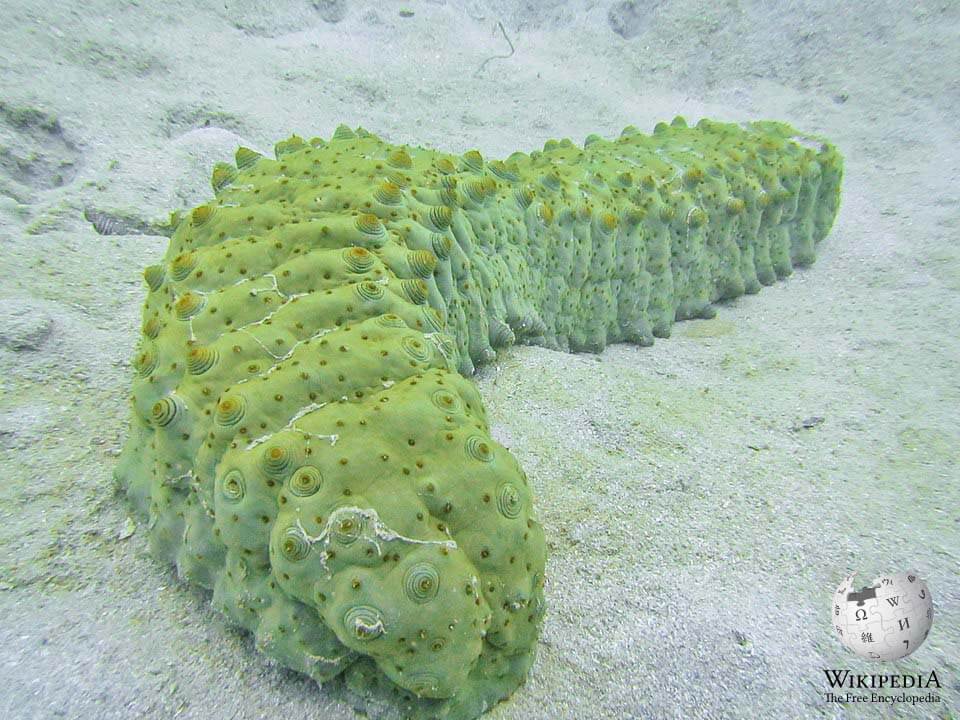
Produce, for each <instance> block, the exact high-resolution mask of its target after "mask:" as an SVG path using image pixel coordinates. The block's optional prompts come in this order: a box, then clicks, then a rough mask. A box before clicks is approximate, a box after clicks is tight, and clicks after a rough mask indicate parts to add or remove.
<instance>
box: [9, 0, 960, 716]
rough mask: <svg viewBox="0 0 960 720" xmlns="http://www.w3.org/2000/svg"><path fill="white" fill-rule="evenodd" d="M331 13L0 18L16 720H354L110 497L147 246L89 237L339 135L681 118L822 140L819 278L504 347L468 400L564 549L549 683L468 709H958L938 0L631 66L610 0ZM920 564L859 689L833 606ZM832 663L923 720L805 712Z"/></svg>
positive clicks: (950, 231)
mask: <svg viewBox="0 0 960 720" xmlns="http://www.w3.org/2000/svg"><path fill="white" fill-rule="evenodd" d="M341 4H342V5H343V6H344V8H345V17H344V18H343V19H342V20H341V21H339V22H337V23H333V24H332V23H328V22H326V21H324V20H323V18H322V17H321V13H320V11H318V10H317V9H316V8H314V7H313V6H312V5H311V4H310V2H308V0H299V1H298V0H283V1H278V2H269V1H268V0H241V1H240V2H232V1H231V0H220V1H219V2H210V3H204V4H203V6H202V7H197V6H196V5H194V4H191V3H185V2H177V1H176V0H174V1H173V2H160V1H158V0H150V1H147V0H142V1H141V2H138V3H126V2H119V1H114V2H109V1H107V0H100V1H99V2H96V1H95V2H85V3H73V4H70V3H47V2H33V3H31V2H27V1H26V0H5V2H4V3H3V4H2V6H0V102H2V103H3V104H4V105H3V108H4V109H2V111H0V267H2V275H0V391H2V399H0V457H2V468H3V472H2V481H0V668H2V669H0V687H2V688H3V690H2V691H0V713H2V717H4V718H50V717H69V718H92V717H97V718H133V717H157V718H166V717H174V716H176V717H180V718H197V719H198V720H199V719H203V720H210V719H212V718H261V717H271V718H279V717H283V718H285V720H293V719H295V718H308V717H309V718H318V717H319V718H325V719H329V720H334V719H336V718H351V717H355V712H354V710H353V709H352V707H351V703H350V701H349V698H347V699H344V698H343V696H342V693H340V692H338V691H337V690H336V688H332V689H324V690H318V689H317V688H316V686H315V685H314V684H312V683H311V682H309V681H308V680H306V679H304V678H303V677H302V676H298V675H295V674H293V673H291V672H288V671H285V670H282V669H279V668H276V667H275V666H272V665H270V664H269V663H268V661H267V660H266V659H265V658H264V657H263V656H261V655H259V654H258V653H257V652H256V651H255V650H254V649H253V646H252V642H251V641H250V639H249V638H248V637H247V636H245V635H243V634H241V633H239V632H237V631H236V630H234V629H231V628H229V627H227V626H226V625H225V623H224V621H223V620H222V618H220V617H219V616H217V615H216V614H215V613H214V612H212V611H211V610H210V609H209V607H208V597H207V596H206V594H205V593H203V592H201V591H198V590H195V589H192V588H189V587H186V586H184V585H182V584H181V583H179V582H178V581H177V580H176V579H175V577H174V575H173V573H172V572H171V570H170V569H169V568H166V567H162V566H160V565H159V564H158V563H156V562H155V561H154V560H153V559H152V558H151V557H150V556H149V555H148V553H147V550H146V540H145V537H144V533H143V531H142V530H137V531H136V532H135V533H134V534H133V535H132V536H131V535H130V531H131V529H132V528H130V527H129V526H128V525H127V514H126V508H125V506H124V504H123V502H122V501H121V500H120V498H118V497H115V496H114V495H113V490H112V485H111V472H112V466H113V463H114V458H115V455H116V453H117V451H118V449H119V447H120V444H121V442H122V439H123V437H124V434H125V432H126V424H127V417H128V416H127V405H126V395H127V389H128V385H129V378H130V368H129V362H128V359H129V358H130V357H131V354H132V350H133V346H134V342H135V339H136V336H137V329H138V327H139V316H140V302H141V299H142V296H143V289H142V286H141V282H140V279H139V277H140V275H139V273H140V270H141V268H142V267H143V266H144V265H146V264H148V263H150V262H154V261H155V260H156V259H157V258H158V257H159V256H160V254H161V253H162V251H163V249H164V247H165V245H166V239H165V238H163V237H158V236H155V235H143V234H127V235H99V234H97V233H96V232H95V231H94V229H93V228H92V226H91V224H90V222H88V221H87V220H85V219H84V210H92V211H93V214H92V215H91V217H94V218H99V220H98V222H99V224H100V225H101V226H102V227H112V229H113V230H114V231H118V230H119V231H124V230H126V231H131V230H134V231H136V230H138V229H143V228H147V227H149V225H150V224H151V223H155V222H157V221H162V220H163V218H164V217H165V214H166V212H167V211H168V210H171V209H175V208H178V207H188V206H191V205H193V204H196V203H198V202H200V201H202V200H203V199H205V198H207V197H208V196H209V194H210V191H209V186H208V177H209V169H210V167H211V165H212V163H213V162H215V161H217V160H227V159H229V158H230V157H231V156H232V152H233V150H234V148H235V146H236V145H238V144H247V145H251V146H254V147H257V148H260V149H262V150H269V149H270V148H271V147H272V144H273V142H274V141H276V140H278V139H281V138H283V137H286V136H287V135H289V134H290V133H291V132H298V133H300V134H303V135H305V136H310V135H314V134H321V135H329V134H330V133H331V132H332V130H333V128H334V127H335V126H336V125H337V124H338V123H339V122H346V123H348V124H351V125H357V124H362V125H363V126H364V127H366V128H367V129H369V130H371V131H373V132H375V133H377V134H379V135H381V136H383V137H385V138H387V139H390V140H392V141H394V142H410V143H417V144H423V145H429V146H433V147H437V148H441V149H444V150H448V151H457V152H462V151H463V150H466V149H469V148H477V149H479V150H480V151H481V152H482V153H484V155H486V156H506V155H507V154H509V153H510V152H511V151H513V150H515V149H525V150H530V149H534V148H536V147H538V146H540V145H542V143H543V142H544V141H545V140H547V139H548V138H552V137H564V136H569V137H571V138H573V139H575V140H576V141H578V142H579V141H581V140H582V139H583V137H584V136H586V135H587V134H588V133H590V132H598V133H601V134H603V135H607V136H612V135H616V134H617V133H619V131H620V129H621V128H622V127H623V126H624V125H626V124H629V123H632V124H636V125H637V126H639V127H641V128H647V129H651V128H652V126H653V124H654V123H655V122H656V121H657V120H662V119H669V118H671V117H672V116H673V115H674V114H677V113H680V114H684V115H685V116H687V117H688V118H689V119H691V120H695V119H697V118H699V117H700V116H702V115H708V116H710V117H714V118H718V119H725V120H746V119H758V118H773V119H783V120H787V121H789V122H791V123H793V124H794V125H796V126H797V127H798V128H801V129H802V130H804V131H808V132H816V133H822V134H824V135H825V136H827V137H829V138H830V139H831V140H832V141H834V142H835V143H836V144H837V146H838V147H839V148H840V150H841V152H843V154H844V155H845V157H846V178H845V182H844V194H843V205H842V210H841V214H840V218H839V220H838V222H837V225H836V226H835V229H834V231H833V233H832V234H831V235H830V236H829V237H828V238H827V240H826V241H825V242H824V243H823V244H822V245H821V251H820V258H819V260H818V261H817V263H816V264H815V265H814V266H813V267H812V268H810V269H808V270H804V271H802V272H798V273H796V274H795V275H794V276H793V277H791V278H790V279H789V280H788V281H787V282H784V283H780V284H778V285H777V286H775V287H772V288H767V289H765V290H763V292H761V293H760V294H759V295H758V296H755V297H750V298H745V299H741V300H739V301H737V302H735V303H733V304H731V305H729V306H726V307H723V308H721V311H720V314H719V316H718V318H717V319H715V320H711V321H697V322H690V323H684V324H681V325H678V326H676V328H675V331H674V338H673V339H671V340H668V341H660V342H657V344H656V345H655V346H654V347H653V348H648V349H641V348H635V347H630V346H614V347H611V348H608V349H607V351H606V352H604V353H602V354H601V355H599V356H589V355H564V354H560V353H555V352H550V351H546V350H543V349H539V348H527V347H521V348H514V349H511V350H510V351H508V352H506V353H503V354H502V356H501V357H500V358H499V359H498V362H497V363H496V365H495V366H492V367H489V368H486V369H485V370H484V371H483V372H482V373H481V375H480V376H479V378H478V382H479V384H480V387H481V391H482V394H483V396H484V397H485V398H486V400H487V403H488V409H489V412H490V415H491V417H492V418H493V421H494V424H495V434H496V435H497V437H498V438H499V439H500V440H501V441H502V442H504V443H505V444H507V445H508V446H509V447H510V448H511V449H512V450H513V452H514V453H516V455H517V457H518V458H519V460H520V462H521V463H522V464H523V466H524V467H525V468H526V470H527V471H528V473H529V475H530V477H531V478H532V481H533V483H534V486H535V488H536V492H537V496H538V498H537V502H538V508H539V514H540V517H541V520H542V521H543V523H544V525H545V526H546V530H547V536H548V539H549V543H550V548H551V553H550V561H549V568H548V582H549V584H548V587H547V595H548V602H549V614H548V617H547V620H546V623H545V626H544V630H543V636H542V642H541V650H540V655H539V659H538V661H537V663H536V665H535V667H534V670H533V672H532V675H531V677H530V679H529V681H528V682H527V684H526V685H525V686H524V687H523V688H521V689H520V690H519V691H518V692H517V693H516V694H515V695H514V696H513V698H512V699H511V700H510V701H508V702H506V703H503V704H501V705H499V706H498V707H497V708H495V709H494V710H493V711H492V712H491V713H490V715H489V716H488V717H490V718H499V719H505V718H563V719H573V718H587V717H604V718H607V717H609V718H621V717H623V718H634V717H692V718H721V717H750V718H756V717H771V718H774V717H878V716H881V715H882V716H886V717H950V715H949V714H948V713H950V712H952V713H953V714H954V715H953V716H955V715H956V713H957V712H958V709H960V678H958V669H960V667H958V666H960V650H958V648H960V584H958V575H960V517H958V507H960V491H958V486H957V481H958V466H960V451H958V448H960V382H958V379H957V377H958V375H957V367H958V359H960V245H958V242H957V234H958V231H960V214H958V210H957V208H958V202H960V190H958V173H960V150H958V148H960V124H958V122H957V118H958V110H960V102H958V101H960V85H958V83H957V70H956V68H957V67H960V42H958V41H957V37H958V33H960V8H958V5H957V3H955V2H949V1H947V0H944V1H943V2H916V3H905V2H900V1H899V0H891V1H890V2H872V3H843V5H848V6H849V8H850V9H847V10H841V11H837V10H836V8H835V5H837V4H836V3H833V2H829V1H828V0H808V1H807V2H791V3H779V2H776V3H774V2H770V3H765V2H748V1H741V0H728V1H727V2H717V3H714V4H713V6H712V7H709V8H707V9H703V8H702V7H701V5H702V4H703V3H701V2H699V1H697V0H682V1H680V2H663V3H658V2H656V1H651V0H648V1H646V2H643V1H641V2H637V3H636V8H637V11H636V12H635V13H634V15H633V19H632V21H631V23H632V26H631V27H632V30H633V31H635V32H636V34H635V35H634V36H633V37H632V38H630V39H629V40H626V39H624V38H622V37H620V36H619V35H616V34H614V32H613V31H612V30H611V25H610V23H609V22H608V10H609V8H610V5H611V3H610V2H606V1H605V2H587V1H581V2H576V3H571V4H568V5H562V4H559V3H555V2H547V3H538V2H533V1H532V0H527V1H526V2H523V3H520V4H519V7H515V6H514V5H513V4H512V3H508V2H506V0H495V1H492V2H482V1H481V0H477V1H476V2H474V1H472V0H468V1H467V2H442V1H436V2H427V1H418V0H409V2H407V3H406V4H405V5H401V4H399V3H392V2H391V3H383V4H382V6H380V5H377V4H375V3H363V2H357V1H356V0H346V2H345V3H341ZM322 5H323V6H324V8H326V9H325V10H324V13H325V14H327V15H328V17H335V16H336V12H331V10H330V7H329V6H330V5H336V3H322ZM867 6H869V7H867ZM404 7H406V8H409V9H410V10H412V11H414V13H415V14H414V16H413V17H409V18H404V17H401V16H400V15H399V10H400V9H401V8H404ZM498 19H499V20H502V22H503V25H504V27H505V29H506V32H507V33H508V35H509V37H510V39H511V41H512V42H513V44H514V45H515V47H516V52H515V54H514V55H513V56H512V57H510V58H506V59H496V60H492V61H491V62H489V63H488V64H487V66H486V67H485V69H484V70H483V72H481V73H480V74H479V75H476V76H475V70H476V68H477V67H478V66H479V65H480V64H481V63H482V61H483V60H484V59H485V58H486V57H488V56H491V55H502V54H506V53H507V52H509V49H508V47H507V45H506V42H505V40H504V38H503V37H502V35H501V34H500V33H499V31H497V32H494V31H493V28H494V24H495V22H496V21H497V20H498ZM22 107H34V108H38V109H40V110H41V111H43V112H44V113H49V114H51V115H53V116H55V117H56V118H57V119H58V121H59V126H55V125H52V124H51V123H49V122H47V123H44V122H43V121H42V118H41V117H40V116H37V117H30V116H27V115H23V114H22V113H21V114H19V115H18V114H17V113H16V112H14V111H13V110H11V108H14V109H15V108H22ZM17 159H19V163H18V161H17ZM61 162H75V168H74V169H73V170H71V169H70V168H59V167H58V166H59V164H60V163H61ZM57 174H60V175H62V176H63V177H62V179H61V181H62V182H65V184H63V185H62V186H59V187H57V186H56V183H57V182H58V181H57V180H56V179H55V178H54V176H55V175H57ZM98 213H99V214H98ZM110 217H113V218H114V219H113V220H110V219H109V218H110ZM812 417H820V418H823V421H822V422H821V423H819V424H816V425H815V426H814V427H811V428H803V427H802V421H804V420H805V419H808V418H812ZM808 424H810V423H808ZM907 567H915V568H916V569H917V570H919V572H920V574H921V575H922V576H923V577H924V578H925V579H926V580H927V581H928V582H929V584H930V587H931V589H932V591H933V594H934V598H935V606H936V613H937V614H936V617H935V621H934V626H933V630H932V631H931V633H930V637H929V638H928V640H927V642H926V644H925V645H924V646H923V647H922V648H921V649H920V650H919V651H917V652H916V653H915V655H913V656H911V657H910V658H908V659H907V660H905V661H901V662H899V663H896V664H894V665H885V666H876V665H867V664H866V663H865V662H861V661H859V660H857V659H856V658H855V657H854V656H853V655H851V654H850V653H848V652H846V651H845V650H843V649H842V648H841V647H840V645H839V643H838V642H837V641H836V640H835V638H834V637H833V635H832V631H831V623H830V600H831V593H832V591H833V589H834V588H835V587H836V586H837V585H838V584H839V583H840V581H841V580H842V578H843V576H844V575H845V574H846V573H847V572H848V571H850V570H860V571H861V573H862V574H863V575H862V579H864V580H867V579H869V578H872V577H873V576H874V575H875V574H877V573H879V572H882V571H895V570H901V569H906V568H907ZM838 667H846V668H850V669H852V670H858V671H859V670H873V671H880V670H883V671H896V672H900V671H903V672H911V671H912V672H916V671H922V672H929V671H930V670H936V671H937V673H938V676H939V678H940V680H941V682H942V683H943V685H944V687H943V689H942V690H940V691H939V695H940V697H941V699H942V702H941V703H939V704H937V705H936V706H930V707H918V708H913V709H911V708H910V707H909V706H903V705H898V706H892V707H891V706H887V707H886V708H884V707H881V706H866V707H864V706H850V707H846V708H844V707H842V706H840V705H833V704H830V703H827V702H826V701H825V700H824V699H823V693H824V691H825V690H826V689H827V686H826V681H825V679H824V675H823V671H822V670H823V668H838Z"/></svg>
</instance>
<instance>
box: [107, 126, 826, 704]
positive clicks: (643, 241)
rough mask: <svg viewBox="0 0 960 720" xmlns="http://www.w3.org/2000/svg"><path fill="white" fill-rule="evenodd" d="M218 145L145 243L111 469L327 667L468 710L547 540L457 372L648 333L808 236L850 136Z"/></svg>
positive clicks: (523, 665) (512, 664)
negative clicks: (227, 160) (143, 294)
mask: <svg viewBox="0 0 960 720" xmlns="http://www.w3.org/2000/svg"><path fill="white" fill-rule="evenodd" d="M275 150H276V159H269V158H266V157H263V156H262V155H260V154H259V153H257V152H255V151H253V150H250V149H248V148H241V149H240V150H238V151H237V154H236V165H235V166H231V165H226V164H219V165H217V166H216V167H215V168H214V171H213V177H212V181H211V184H212V186H213V189H214V192H215V195H216V199H215V200H214V201H212V202H209V203H207V204H205V205H201V206H199V207H197V208H195V209H194V210H193V211H191V212H190V213H187V214H185V215H184V216H182V217H180V218H179V219H178V222H177V224H176V230H175V232H174V234H173V237H172V239H171V241H170V245H169V249H168V250H167V254H166V256H165V257H164V259H163V260H162V261H161V262H160V263H158V264H156V265H152V266H150V267H148V268H147V269H146V271H145V272H144V279H145V282H146V286H147V291H148V292H147V299H146V303H145V306H144V310H143V326H142V333H143V337H142V339H141V341H140V345H139V348H138V349H137V352H136V356H135V359H134V361H133V366H134V370H135V372H136V377H135V379H134V381H133V389H132V405H133V421H132V429H131V433H130V437H129V439H128V441H127V444H126V446H125V448H124V451H123V453H122V456H121V458H120V461H119V464H118V467H117V470H116V478H117V480H118V482H119V484H120V486H121V487H122V488H123V489H124V490H125V491H126V494H127V496H128V497H129V499H130V501H131V503H132V505H133V507H134V509H135V511H136V512H137V513H138V514H139V515H140V516H141V517H143V518H146V519H148V527H149V536H150V543H151V547H152V549H153V551H154V553H155V554H156V555H157V556H158V557H160V558H162V559H164V560H166V561H169V562H172V563H175V564H176V567H177V570H178V572H179V574H180V576H181V577H183V578H184V579H186V580H189V581H191V582H195V583H197V584H199V585H202V586H204V587H207V588H210V589H212V590H213V603H214V604H215V606H216V607H218V608H219V609H220V610H222V611H223V612H224V613H226V614H227V615H228V616H229V617H230V618H232V619H233V620H234V621H235V622H237V623H239V624H240V625H241V626H243V627H245V628H247V629H249V630H250V631H251V632H252V633H254V634H255V637H256V641H257V645H258V647H260V648H261V649H262V650H263V651H265V652H267V653H268V654H270V655H272V656H273V657H275V658H276V659H278V660H279V661H281V662H282V663H284V664H286V665H288V666H289V667H291V668H294V669H296V670H298V671H301V672H304V673H307V674H308V675H310V676H311V677H313V678H315V679H317V680H318V681H324V680H327V679H330V678H333V677H336V676H338V675H340V674H346V676H347V679H348V682H349V683H350V684H351V685H352V686H353V687H354V688H357V689H360V690H363V689H364V688H374V687H379V688H381V690H384V691H386V692H387V693H389V694H392V695H393V696H394V697H395V698H396V701H397V703H399V705H400V707H401V710H402V711H403V712H404V713H406V714H407V715H410V716H414V717H424V718H425V717H448V718H454V719H457V720H466V719H468V718H473V717H476V716H477V715H479V714H480V713H482V712H483V711H485V710H486V709H487V708H489V707H491V706H492V705H494V704H495V703H497V702H499V701H500V700H502V699H503V698H505V697H507V696H508V695H509V694H510V693H511V692H513V690H514V689H515V688H516V687H517V686H518V685H519V684H520V683H521V682H522V681H523V679H524V677H525V675H526V673H527V671H528V669H529V667H530V665H531V663H532V661H533V658H534V651H535V648H536V644H537V636H538V632H539V627H540V623H541V620H542V617H543V614H544V565H545V561H546V546H545V542H544V533H543V529H542V527H541V525H540V524H539V523H538V522H537V520H536V519H535V515H534V510H533V499H532V492H531V486H530V482H529V481H528V479H527V476H526V475H525V474H524V472H523V470H522V469H521V468H520V466H519V465H518V463H517V462H516V460H515V459H514V458H513V457H512V456H511V455H510V454H509V452H508V451H507V450H506V449H505V448H503V447H502V446H501V445H499V444H498V443H497V442H495V441H494V440H493V439H492V438H491V437H490V433H489V429H488V426H487V421H486V416H485V411H484V407H483V403H482V401H481V399H480V397H479V396H478V394H477V391H476V389H475V387H474V384H473V383H472V382H471V381H470V380H469V379H468V378H469V376H470V375H471V374H472V373H473V371H474V368H475V367H477V366H478V365H481V364H483V363H487V362H489V361H490V360H491V359H493V358H494V357H495V352H496V349H498V348H500V347H503V346H507V345H510V344H512V343H515V342H524V343H535V344H540V345H545V346H547V347H550V348H559V349H564V350H572V351H599V350H601V349H602V348H603V347H604V346H605V345H607V344H608V343H611V342H632V343H637V344H640V345H649V344H651V343H652V342H653V340H654V338H655V337H667V336H669V334H670V329H671V326H672V324H673V323H674V321H676V320H682V319H686V318H697V317H701V318H702V317H710V316H712V315H713V313H714V312H715V310H714V303H717V302H719V301H723V300H725V299H728V298H733V297H736V296H738V295H742V294H743V293H754V292H757V291H758V290H759V289H760V287H761V286H762V285H765V284H770V283H772V282H774V281H775V280H776V279H777V278H782V277H784V276H786V275H789V274H790V272H791V271H792V269H793V267H794V266H795V265H804V264H808V263H810V262H812V261H813V259H814V252H815V247H816V244H817V243H818V242H819V241H820V240H821V239H822V238H823V237H824V236H825V235H826V233H827V232H828V230H829V229H830V227H831V225H832V223H833V221H834V218H835V216H836V213H837V209H838V204H839V190H840V180H841V175H842V161H841V159H840V156H839V154H838V153H837V151H836V150H835V149H834V148H833V147H832V146H831V145H830V144H829V143H826V142H824V141H822V140H820V139H818V138H812V137H808V136H802V135H800V134H799V133H797V131H795V130H794V129H793V128H791V127H789V126H788V125H785V124H782V123H775V122H757V123H747V124H742V125H734V124H724V123H717V122H712V121H709V120H702V121H701V122H700V123H698V124H697V125H696V127H692V128H691V127H688V126H687V124H686V123H685V122H684V120H683V119H682V118H676V119H674V121H673V122H672V123H670V124H665V123H660V124H658V125H657V126H656V128H655V129H654V132H653V134H652V135H644V134H642V133H640V132H639V131H637V129H636V128H633V127H627V128H625V129H624V131H623V132H622V134H621V135H620V137H619V138H617V139H616V140H612V141H607V140H602V139H600V138H599V137H597V136H595V135H591V136H589V137H588V138H587V139H586V141H585V142H584V144H583V146H582V147H581V146H578V145H575V144H574V143H572V142H571V141H569V140H561V141H549V142H547V143H546V145H545V146H544V148H543V150H542V151H535V152H532V153H530V154H523V153H515V154H513V155H511V156H510V157H508V158H507V159H506V160H503V161H500V160H487V159H486V158H484V157H483V156H482V155H481V154H480V153H479V152H477V151H476V150H471V151H469V152H466V153H464V154H463V155H460V156H455V155H448V154H444V153H440V152H436V151H433V150H427V149H423V148H414V147H407V146H403V147H398V146H394V145H390V144H388V143H386V142H384V141H382V140H380V139H379V138H377V137H376V136H374V135H372V134H370V133H369V132H366V131H365V130H363V129H357V130H351V129H350V128H347V127H345V126H340V127H339V128H338V129H337V130H336V132H335V133H334V134H333V136H332V138H331V139H330V140H328V141H324V140H322V139H320V138H313V139H310V140H303V139H302V138H300V137H297V136H293V137H291V138H289V139H287V140H285V141H283V142H280V143H278V144H277V146H276V148H275Z"/></svg>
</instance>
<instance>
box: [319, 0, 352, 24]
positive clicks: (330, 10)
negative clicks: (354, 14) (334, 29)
mask: <svg viewBox="0 0 960 720" xmlns="http://www.w3.org/2000/svg"><path fill="white" fill-rule="evenodd" d="M313 7H314V8H315V9H316V11H317V12H318V13H320V17H321V18H323V20H324V22H328V23H338V22H340V21H341V20H343V19H344V18H345V17H346V16H347V3H346V0H313Z"/></svg>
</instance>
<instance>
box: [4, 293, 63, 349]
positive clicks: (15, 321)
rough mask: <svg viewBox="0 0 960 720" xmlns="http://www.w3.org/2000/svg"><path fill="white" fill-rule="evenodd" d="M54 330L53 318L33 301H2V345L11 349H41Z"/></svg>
mask: <svg viewBox="0 0 960 720" xmlns="http://www.w3.org/2000/svg"><path fill="white" fill-rule="evenodd" d="M51 330H53V319H52V318H51V317H50V316H49V315H47V313H45V312H44V311H43V310H41V309H40V308H39V307H37V306H36V305H34V304H33V303H30V302H27V301H22V300H11V301H8V302H5V303H0V346H2V347H5V348H9V349H10V350H16V351H20V350H39V349H40V346H41V345H43V342H44V341H45V340H46V339H47V338H48V337H49V336H50V332H51Z"/></svg>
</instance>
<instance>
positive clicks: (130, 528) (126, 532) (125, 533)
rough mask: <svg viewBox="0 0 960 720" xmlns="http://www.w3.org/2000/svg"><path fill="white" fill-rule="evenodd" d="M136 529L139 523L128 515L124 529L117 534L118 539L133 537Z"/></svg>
mask: <svg viewBox="0 0 960 720" xmlns="http://www.w3.org/2000/svg"><path fill="white" fill-rule="evenodd" d="M136 531H137V524H136V523H135V522H134V521H133V518H130V517H128V518H127V521H126V522H125V523H124V524H123V529H122V530H121V531H120V534H119V535H117V539H118V540H126V539H127V538H129V537H132V536H133V534H134V533H135V532H136Z"/></svg>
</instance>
